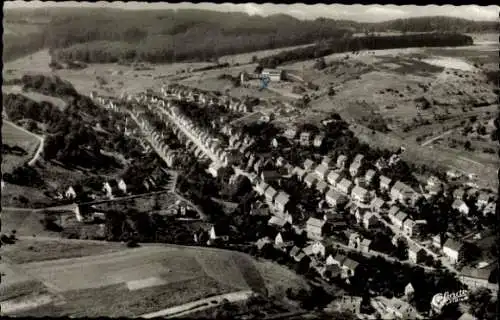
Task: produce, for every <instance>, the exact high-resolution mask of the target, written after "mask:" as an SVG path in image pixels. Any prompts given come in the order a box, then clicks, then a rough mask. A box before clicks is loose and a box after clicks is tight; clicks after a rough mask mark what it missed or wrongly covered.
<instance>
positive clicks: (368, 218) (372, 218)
mask: <svg viewBox="0 0 500 320" xmlns="http://www.w3.org/2000/svg"><path fill="white" fill-rule="evenodd" d="M377 222H378V218H377V216H376V215H375V214H374V213H373V212H367V213H366V214H365V215H364V216H363V226H364V227H365V229H370V227H372V226H374V225H375V224H376V223H377Z"/></svg>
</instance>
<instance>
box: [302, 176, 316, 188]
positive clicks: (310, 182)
mask: <svg viewBox="0 0 500 320" xmlns="http://www.w3.org/2000/svg"><path fill="white" fill-rule="evenodd" d="M317 180H318V179H317V178H316V175H315V174H314V173H312V172H310V173H308V174H307V175H306V177H305V178H304V182H305V184H306V185H307V187H308V188H311V187H312V186H313V185H314V184H315V182H316V181H317Z"/></svg>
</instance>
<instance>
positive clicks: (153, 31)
mask: <svg viewBox="0 0 500 320" xmlns="http://www.w3.org/2000/svg"><path fill="white" fill-rule="evenodd" d="M5 22H6V23H7V24H9V23H12V24H27V25H36V26H37V27H39V29H40V32H38V33H36V34H33V35H32V36H25V37H20V36H18V35H15V34H7V35H5V38H4V44H5V46H4V61H8V60H10V59H12V58H16V57H19V56H22V55H23V54H29V53H31V52H34V51H37V50H40V49H42V48H48V49H53V50H51V52H52V53H53V54H54V56H55V57H58V58H61V59H68V60H71V59H74V60H82V61H86V62H114V61H118V60H120V59H132V60H142V61H148V62H170V61H180V60H206V59H213V58H217V57H220V56H222V55H227V54H236V53H242V52H251V51H256V50H264V49H274V48H280V47H286V46H295V45H303V44H311V43H314V42H319V41H324V40H332V39H336V40H339V39H344V38H349V37H350V36H351V35H352V34H353V33H356V32H357V33H363V32H364V33H365V34H367V35H368V34H371V33H373V32H385V31H391V32H429V31H435V30H439V31H441V32H496V24H495V23H494V22H488V21H486V22H485V21H470V20H465V19H456V18H447V17H422V18H411V19H399V20H392V21H387V22H381V23H359V22H354V21H347V20H333V19H325V18H318V19H315V20H299V19H296V18H294V17H291V16H288V15H284V14H278V15H271V16H268V17H262V16H258V15H253V16H250V15H248V14H246V13H236V12H231V13H227V12H216V11H205V10H194V9H185V10H177V11H173V10H141V11H128V10H119V9H107V8H99V9H95V8H85V9H83V8H79V9H78V10H75V9H71V8H50V9H44V10H38V9H35V10H21V11H20V10H15V9H10V10H6V11H5ZM117 26H120V27H119V28H117ZM215 43H216V44H217V45H216V46H214V45H213V44H215Z"/></svg>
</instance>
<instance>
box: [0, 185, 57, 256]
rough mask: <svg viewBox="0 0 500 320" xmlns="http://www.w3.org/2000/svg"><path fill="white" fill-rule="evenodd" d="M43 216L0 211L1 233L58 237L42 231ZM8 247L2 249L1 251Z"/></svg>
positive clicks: (23, 212) (33, 212) (34, 213)
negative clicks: (41, 220) (41, 221)
mask: <svg viewBox="0 0 500 320" xmlns="http://www.w3.org/2000/svg"><path fill="white" fill-rule="evenodd" d="M2 198H3V194H2ZM42 218H43V215H42V214H41V213H40V212H36V211H13V210H8V209H3V210H2V232H3V233H8V232H10V231H11V230H16V231H17V235H18V236H32V235H34V234H35V235H37V236H46V237H59V234H58V233H57V232H52V231H47V230H44V227H43V225H42V224H41V223H40V219H42ZM8 248H10V247H8V246H7V247H5V248H3V247H2V251H3V250H6V249H8Z"/></svg>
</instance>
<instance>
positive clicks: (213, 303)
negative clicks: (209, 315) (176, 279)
mask: <svg viewBox="0 0 500 320" xmlns="http://www.w3.org/2000/svg"><path fill="white" fill-rule="evenodd" d="M252 295H253V292H252V291H251V290H244V291H237V292H231V293H226V294H221V295H218V296H213V297H210V298H205V299H200V300H198V301H193V302H188V303H185V304H182V305H179V306H176V307H171V308H167V309H163V310H161V311H157V312H152V313H147V314H143V315H141V316H140V317H141V318H145V319H151V318H156V317H168V318H170V317H179V316H184V315H186V314H189V313H193V312H198V311H202V310H205V309H208V308H214V307H217V306H219V305H221V304H222V301H223V300H224V299H226V300H228V301H229V302H237V301H243V300H247V299H248V298H250V297H251V296H252Z"/></svg>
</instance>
